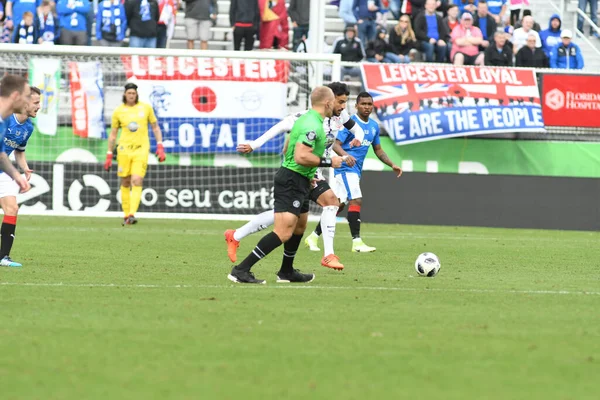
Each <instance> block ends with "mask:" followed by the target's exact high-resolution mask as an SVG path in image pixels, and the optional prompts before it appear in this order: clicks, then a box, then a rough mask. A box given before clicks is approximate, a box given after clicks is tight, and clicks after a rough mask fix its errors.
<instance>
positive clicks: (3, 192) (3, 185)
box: [0, 172, 20, 198]
mask: <svg viewBox="0 0 600 400" xmlns="http://www.w3.org/2000/svg"><path fill="white" fill-rule="evenodd" d="M19 191H20V189H19V185H17V182H15V181H14V179H13V178H11V177H10V176H9V175H8V174H7V173H6V172H2V173H0V198H3V197H17V195H18V194H19Z"/></svg>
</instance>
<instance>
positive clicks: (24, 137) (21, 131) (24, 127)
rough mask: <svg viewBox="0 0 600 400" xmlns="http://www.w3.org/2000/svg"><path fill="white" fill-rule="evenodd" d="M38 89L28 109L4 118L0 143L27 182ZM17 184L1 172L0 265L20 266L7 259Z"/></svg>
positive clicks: (15, 213) (13, 235)
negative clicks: (26, 151)
mask: <svg viewBox="0 0 600 400" xmlns="http://www.w3.org/2000/svg"><path fill="white" fill-rule="evenodd" d="M40 97H41V92H40V90H39V89H38V88H36V87H32V88H31V97H30V101H29V104H28V105H27V108H26V109H25V110H24V112H22V113H16V114H13V115H11V116H10V117H8V119H7V121H6V133H5V135H4V139H3V141H2V144H3V146H4V149H3V152H4V154H6V155H7V156H10V155H11V154H12V153H13V151H14V153H15V160H16V162H17V165H18V166H19V168H21V169H22V170H23V172H24V173H25V179H26V180H27V181H29V178H31V173H32V172H33V171H32V170H31V169H29V165H27V160H26V159H25V147H26V146H27V141H28V140H29V138H30V137H31V134H32V133H33V122H32V121H31V118H35V117H36V116H37V112H38V110H39V109H40ZM18 193H19V185H18V184H17V183H16V182H15V181H14V180H13V178H11V177H10V176H9V175H7V174H6V173H4V172H2V173H0V207H2V210H3V211H4V219H3V220H2V226H1V227H0V235H1V237H0V266H2V267H21V264H20V263H18V262H15V261H13V260H11V259H10V250H11V248H12V245H13V241H14V240H15V229H16V226H17V213H18V211H19V206H18V205H17V194H18Z"/></svg>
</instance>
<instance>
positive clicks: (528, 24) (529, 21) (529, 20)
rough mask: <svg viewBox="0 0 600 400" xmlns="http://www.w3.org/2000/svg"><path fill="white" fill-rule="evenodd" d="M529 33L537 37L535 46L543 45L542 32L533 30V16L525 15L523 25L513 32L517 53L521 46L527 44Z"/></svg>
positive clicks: (514, 48) (514, 46) (514, 47)
mask: <svg viewBox="0 0 600 400" xmlns="http://www.w3.org/2000/svg"><path fill="white" fill-rule="evenodd" d="M529 35H533V36H535V37H536V43H535V47H542V41H541V39H540V34H539V33H537V32H536V31H534V30H533V17H532V16H531V15H527V16H525V17H523V26H522V27H520V28H517V29H515V31H514V32H513V36H512V43H513V51H514V52H515V54H516V53H517V51H519V50H520V49H521V47H523V46H525V44H526V43H527V38H528V37H529Z"/></svg>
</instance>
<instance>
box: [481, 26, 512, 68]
mask: <svg viewBox="0 0 600 400" xmlns="http://www.w3.org/2000/svg"><path fill="white" fill-rule="evenodd" d="M507 43H508V42H507V40H506V36H505V35H504V32H495V33H494V37H493V40H492V41H491V44H490V45H489V46H488V48H487V49H485V51H484V52H483V63H484V64H485V65H490V66H494V67H512V65H513V52H512V48H511V47H510V46H509V45H508V44H507Z"/></svg>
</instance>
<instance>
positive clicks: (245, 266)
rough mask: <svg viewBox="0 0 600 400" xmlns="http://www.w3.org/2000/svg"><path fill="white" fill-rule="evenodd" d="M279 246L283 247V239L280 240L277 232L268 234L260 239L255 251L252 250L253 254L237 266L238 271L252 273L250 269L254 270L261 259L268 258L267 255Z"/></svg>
mask: <svg viewBox="0 0 600 400" xmlns="http://www.w3.org/2000/svg"><path fill="white" fill-rule="evenodd" d="M279 246H281V239H279V236H277V234H276V233H275V232H270V233H268V234H266V235H265V236H263V238H262V239H260V241H259V242H258V244H257V245H256V247H255V248H254V250H252V253H250V254H248V257H246V258H245V259H244V261H242V262H241V263H240V264H239V265H238V266H237V269H239V270H242V271H250V268H252V266H253V265H254V264H256V263H257V262H258V261H259V260H260V259H262V258H264V257H266V256H267V254H269V253H270V252H272V251H273V250H275V249H276V248H278V247H279Z"/></svg>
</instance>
